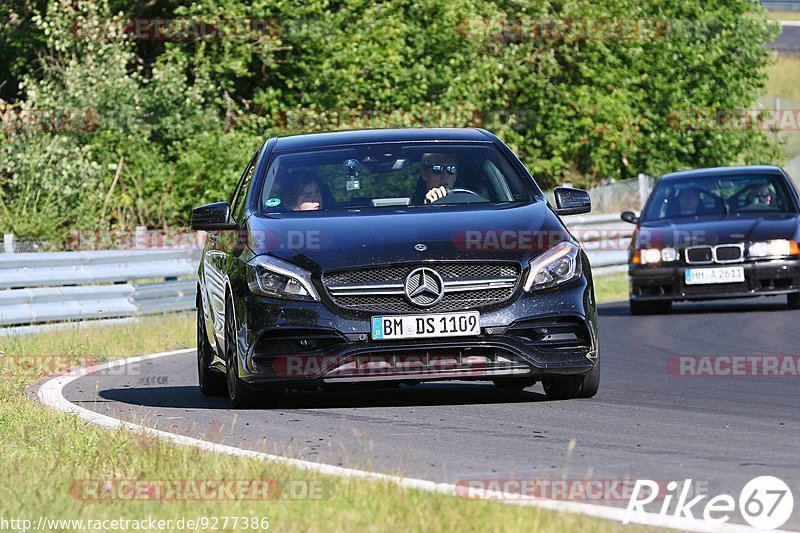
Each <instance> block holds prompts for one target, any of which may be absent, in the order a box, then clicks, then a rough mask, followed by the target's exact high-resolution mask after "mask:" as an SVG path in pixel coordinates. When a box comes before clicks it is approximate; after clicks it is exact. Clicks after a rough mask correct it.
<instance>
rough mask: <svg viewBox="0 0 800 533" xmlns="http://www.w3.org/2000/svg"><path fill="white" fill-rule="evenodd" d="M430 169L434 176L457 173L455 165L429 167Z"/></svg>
mask: <svg viewBox="0 0 800 533" xmlns="http://www.w3.org/2000/svg"><path fill="white" fill-rule="evenodd" d="M428 168H429V169H431V172H433V173H434V174H443V173H445V172H447V173H448V174H455V173H456V172H457V169H456V166H455V165H428Z"/></svg>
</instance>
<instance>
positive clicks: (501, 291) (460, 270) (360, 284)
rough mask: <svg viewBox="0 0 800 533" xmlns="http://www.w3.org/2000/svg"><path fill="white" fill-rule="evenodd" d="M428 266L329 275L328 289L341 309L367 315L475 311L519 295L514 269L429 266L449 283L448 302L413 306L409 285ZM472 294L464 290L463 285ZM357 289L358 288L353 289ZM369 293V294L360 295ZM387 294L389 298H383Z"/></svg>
mask: <svg viewBox="0 0 800 533" xmlns="http://www.w3.org/2000/svg"><path fill="white" fill-rule="evenodd" d="M420 266H422V265H420V264H413V265H407V266H394V265H392V266H385V267H374V268H364V269H358V270H347V271H344V270H342V271H336V272H326V273H324V274H323V275H322V284H323V285H324V287H325V289H326V290H327V291H328V295H329V296H330V297H331V299H332V300H333V302H334V304H336V306H338V307H340V308H343V309H347V310H352V311H363V312H372V313H375V312H379V313H419V312H421V311H423V310H424V312H431V313H434V312H447V311H457V310H474V309H480V308H483V307H488V306H491V305H497V304H500V303H503V302H505V301H506V300H508V299H509V298H511V296H512V295H513V294H514V291H515V290H516V287H517V284H518V281H519V276H520V267H519V265H516V264H513V263H438V264H437V263H426V264H424V266H426V267H428V268H431V269H433V270H435V271H436V272H438V273H439V275H440V276H441V277H442V280H443V281H444V283H445V289H444V295H443V296H442V299H441V300H440V301H439V302H438V303H436V304H435V305H433V306H430V307H425V308H424V309H423V308H421V307H418V306H415V305H412V304H411V303H409V302H408V301H407V300H406V298H405V291H404V288H403V283H404V281H405V278H406V276H407V275H408V274H409V273H410V272H411V271H412V270H414V269H415V268H418V267H420ZM456 282H458V283H468V284H469V289H468V290H464V289H462V290H458V287H457V285H458V283H456ZM351 287H352V288H351ZM360 292H369V294H359V293H360ZM381 293H383V294H381Z"/></svg>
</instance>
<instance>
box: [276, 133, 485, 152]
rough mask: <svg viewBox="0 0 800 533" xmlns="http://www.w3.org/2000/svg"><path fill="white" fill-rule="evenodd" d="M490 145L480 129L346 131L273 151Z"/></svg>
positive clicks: (289, 141)
mask: <svg viewBox="0 0 800 533" xmlns="http://www.w3.org/2000/svg"><path fill="white" fill-rule="evenodd" d="M425 141H429V142H431V141H432V142H436V141H444V142H453V141H456V142H458V141H461V142H492V136H491V134H490V133H489V132H487V131H486V130H483V129H480V128H407V129H374V130H347V131H333V132H326V133H307V134H303V135H291V136H288V137H278V138H277V139H276V143H275V148H274V150H275V151H293V150H298V149H304V148H318V147H323V146H338V145H344V144H362V143H363V144H366V143H391V142H425Z"/></svg>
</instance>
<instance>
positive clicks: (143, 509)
mask: <svg viewBox="0 0 800 533" xmlns="http://www.w3.org/2000/svg"><path fill="white" fill-rule="evenodd" d="M193 345H194V319H193V317H192V315H170V316H163V317H148V318H144V319H142V320H141V321H140V322H137V323H131V324H123V325H114V326H103V327H100V326H98V327H96V328H86V329H80V330H67V331H55V332H48V333H44V334H37V335H30V336H25V337H21V338H0V350H2V351H3V352H4V354H3V355H2V356H0V357H2V358H3V362H4V363H6V364H5V365H4V366H3V369H4V371H3V372H0V435H2V438H1V439H0V519H2V518H5V519H14V518H17V519H29V520H33V523H34V524H36V522H37V520H38V519H39V517H41V516H45V517H47V518H50V519H76V520H77V519H82V520H84V521H89V520H91V521H97V520H114V519H120V518H121V519H127V520H145V519H148V520H149V519H153V520H172V521H173V522H172V524H171V525H170V527H167V528H165V529H161V530H163V531H179V529H178V527H177V526H178V524H177V522H176V521H177V520H180V519H182V518H183V519H197V518H199V517H208V518H209V519H211V520H214V519H215V518H216V520H217V530H226V531H235V530H244V529H245V528H244V527H243V522H241V521H239V522H238V524H237V525H236V527H234V524H233V520H232V519H228V523H227V524H223V522H222V520H223V519H222V518H221V517H240V518H239V520H241V519H242V518H241V517H256V518H259V519H260V518H262V517H263V518H267V519H268V521H269V527H270V529H276V530H292V531H294V530H302V531H322V530H325V531H328V530H335V529H347V530H365V531H387V530H389V531H392V530H394V531H406V530H414V531H421V530H425V531H444V530H489V531H507V530H519V531H522V530H536V531H538V530H542V531H617V530H619V528H620V524H618V523H615V522H610V521H604V520H599V519H594V518H591V517H584V516H580V515H573V514H567V513H556V512H552V511H546V510H542V509H536V508H530V507H518V506H514V505H504V504H501V503H497V502H488V501H480V500H467V499H463V498H458V497H455V496H445V495H439V494H432V493H428V492H422V491H417V490H409V489H403V488H400V487H398V486H396V485H393V484H391V483H387V482H369V481H364V480H356V479H347V478H334V477H330V476H323V475H321V474H316V473H311V472H306V471H302V470H300V469H297V468H294V467H290V466H286V465H282V464H279V463H273V462H268V461H260V460H257V459H243V458H238V457H231V456H227V455H221V454H214V453H209V452H203V451H200V450H197V449H195V448H192V447H188V446H180V445H176V444H170V443H165V442H161V441H159V440H156V439H153V438H150V437H145V436H142V435H137V434H134V433H131V432H128V431H124V430H105V429H102V428H99V427H97V426H94V425H92V424H90V423H88V422H85V421H84V420H82V419H80V418H78V417H75V416H71V415H67V414H64V413H61V412H57V411H54V410H51V409H49V408H46V407H44V406H42V405H39V404H38V403H36V402H35V401H34V400H32V399H31V398H29V397H28V396H27V395H26V394H25V392H24V387H25V386H26V385H28V384H30V383H32V382H35V381H36V380H37V379H38V378H39V377H40V373H41V372H51V371H53V370H55V369H54V368H53V366H52V365H51V364H48V363H42V367H41V368H39V367H37V366H36V365H35V362H36V361H45V360H46V359H47V358H51V359H53V358H54V359H55V360H56V361H57V362H58V364H59V365H62V366H63V368H66V367H68V366H70V364H74V363H75V362H81V360H82V359H85V358H92V359H94V358H96V359H98V360H105V359H113V358H118V357H123V356H128V355H133V354H143V353H150V352H158V351H166V350H173V349H178V348H185V347H191V346H193ZM23 356H25V357H23ZM39 356H42V357H39ZM15 357H17V358H19V360H20V361H22V360H25V361H27V362H28V363H30V364H31V366H30V368H26V369H24V370H25V371H24V372H22V371H20V365H16V366H14V365H9V364H7V363H8V361H9V360H11V359H12V358H15ZM9 368H11V369H15V370H16V371H15V372H10V373H9V372H7V371H6V370H8V369H9ZM223 479H224V480H247V481H251V482H252V481H254V480H255V481H256V482H261V483H263V482H264V481H265V480H277V481H278V482H279V483H280V486H282V487H284V488H285V487H295V488H298V489H299V491H298V494H300V495H302V490H305V489H309V488H310V490H311V491H312V492H313V493H315V494H317V495H321V497H320V498H314V499H310V498H302V497H300V498H297V499H294V498H291V497H289V495H288V493H287V492H286V491H284V492H282V493H280V496H278V497H276V498H275V499H272V498H268V499H257V500H256V501H246V500H240V499H239V500H214V501H208V500H203V501H175V500H167V501H161V502H159V501H142V500H137V501H109V500H108V499H107V498H106V499H97V498H94V497H91V496H92V495H94V494H96V492H95V490H96V487H97V480H101V483H100V485H99V486H100V487H106V488H109V487H111V488H113V491H114V492H115V493H117V494H124V493H125V489H124V487H126V486H127V485H126V483H129V482H130V481H132V480H139V481H140V482H142V483H144V486H145V487H147V483H148V482H150V481H153V480H156V482H155V483H153V485H154V486H155V487H163V481H162V480H170V481H171V480H188V481H189V482H193V481H192V480H197V481H199V482H202V481H203V480H223ZM184 486H186V485H184ZM87 487H88V489H87ZM92 487H95V488H92ZM304 487H305V489H304ZM87 490H88V491H87ZM184 490H185V489H184ZM87 494H88V495H89V496H90V497H89V498H88V499H87V498H86V495H87ZM128 494H129V493H128ZM269 494H271V495H272V496H275V495H276V494H277V492H272V491H270V492H269ZM87 523H88V522H84V524H83V527H84V528H85V527H86V524H87ZM210 525H212V524H207V525H206V527H200V528H198V529H199V530H204V529H206V530H211V529H212V528H211V527H210ZM223 525H227V527H224V528H223ZM260 525H261V526H263V524H260ZM47 529H48V530H53V531H76V530H79V525H78V524H76V523H73V524H69V525H66V524H65V525H63V527H58V526H57V525H51V527H48V528H47ZM101 529H102V530H105V531H113V530H121V529H122V527H119V528H117V527H116V526H114V524H112V523H106V524H103V527H102V528H101ZM250 529H252V528H250Z"/></svg>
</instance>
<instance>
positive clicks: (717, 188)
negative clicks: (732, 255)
mask: <svg viewBox="0 0 800 533" xmlns="http://www.w3.org/2000/svg"><path fill="white" fill-rule="evenodd" d="M795 211H796V207H795V205H794V202H793V201H792V198H791V194H790V192H789V188H788V186H787V184H786V180H785V179H784V177H783V176H781V175H778V174H749V175H737V176H714V177H705V178H701V177H697V178H686V179H675V180H665V181H661V182H659V183H658V184H657V185H656V188H655V190H654V191H653V194H652V197H651V199H650V202H649V203H648V204H647V208H646V210H645V213H644V216H643V217H642V220H643V221H648V220H662V219H668V218H691V217H701V216H719V215H723V216H724V215H729V214H740V215H741V214H750V213H757V214H763V213H794V212H795Z"/></svg>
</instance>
